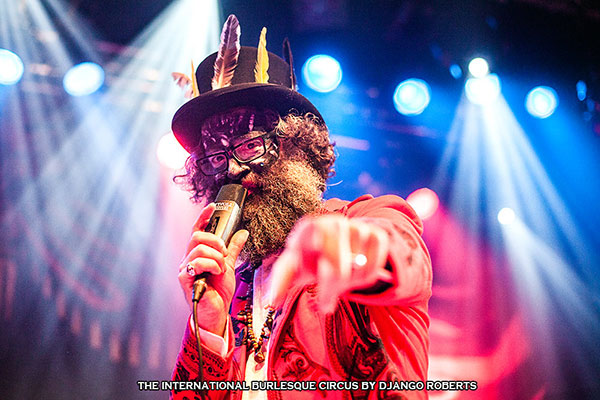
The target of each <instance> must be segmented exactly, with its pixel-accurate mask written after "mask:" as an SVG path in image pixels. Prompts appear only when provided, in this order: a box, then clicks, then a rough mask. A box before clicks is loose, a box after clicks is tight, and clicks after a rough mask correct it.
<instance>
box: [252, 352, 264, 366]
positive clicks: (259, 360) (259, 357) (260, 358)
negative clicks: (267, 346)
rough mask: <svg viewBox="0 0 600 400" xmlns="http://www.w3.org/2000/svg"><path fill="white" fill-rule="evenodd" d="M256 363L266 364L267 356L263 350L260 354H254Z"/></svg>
mask: <svg viewBox="0 0 600 400" xmlns="http://www.w3.org/2000/svg"><path fill="white" fill-rule="evenodd" d="M254 361H256V363H257V364H260V363H263V362H265V355H264V353H263V352H262V351H261V350H259V351H258V353H254Z"/></svg>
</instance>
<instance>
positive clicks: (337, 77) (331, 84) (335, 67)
mask: <svg viewBox="0 0 600 400" xmlns="http://www.w3.org/2000/svg"><path fill="white" fill-rule="evenodd" d="M302 77H303V78H304V83H306V85H308V87H310V88H311V89H313V90H316V91H317V92H322V93H327V92H331V91H332V90H334V89H335V88H337V87H338V86H339V84H340V82H341V81H342V67H341V66H340V63H339V62H337V60H336V59H335V58H333V57H330V56H328V55H324V54H319V55H316V56H312V57H311V58H309V59H308V60H306V62H305V63H304V65H303V66H302Z"/></svg>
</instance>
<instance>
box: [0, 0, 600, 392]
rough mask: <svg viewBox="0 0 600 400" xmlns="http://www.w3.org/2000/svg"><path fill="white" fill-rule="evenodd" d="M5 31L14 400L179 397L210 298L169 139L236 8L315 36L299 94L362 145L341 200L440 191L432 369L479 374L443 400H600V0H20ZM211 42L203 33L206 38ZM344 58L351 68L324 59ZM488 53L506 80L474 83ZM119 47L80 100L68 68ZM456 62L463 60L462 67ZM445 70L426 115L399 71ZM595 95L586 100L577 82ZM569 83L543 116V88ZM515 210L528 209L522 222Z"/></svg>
mask: <svg viewBox="0 0 600 400" xmlns="http://www.w3.org/2000/svg"><path fill="white" fill-rule="evenodd" d="M1 4H2V6H1V8H0V47H2V48H6V49H9V50H11V51H13V52H15V53H18V54H20V56H21V58H22V59H23V63H24V64H25V73H24V75H23V78H22V80H21V81H20V82H19V83H17V84H16V85H13V86H8V85H0V145H1V150H0V157H1V158H0V159H1V175H0V177H1V179H0V206H1V214H0V221H1V222H0V223H1V226H0V235H1V242H0V399H1V400H5V399H7V400H10V399H50V400H51V399H82V398H86V399H88V398H89V399H125V398H127V399H158V398H166V397H167V396H168V394H167V393H166V392H160V391H159V392H148V391H144V392H141V391H139V390H138V385H137V381H140V380H155V381H161V380H168V379H170V371H171V368H172V365H173V362H174V359H175V356H176V354H177V351H178V348H179V344H180V340H181V335H182V333H183V330H184V326H185V323H186V318H187V315H188V311H187V307H186V305H185V303H184V301H183V297H182V294H181V293H180V289H179V287H178V283H177V278H176V271H177V265H178V262H179V259H180V258H181V256H182V255H183V250H184V248H185V245H186V243H187V238H188V236H189V234H190V229H191V226H192V224H193V221H194V220H195V217H196V215H197V214H198V211H199V206H194V205H191V204H190V202H189V201H188V194H186V193H185V192H183V191H181V190H180V189H179V188H178V187H176V186H175V185H174V184H173V183H172V177H173V175H174V174H175V170H174V169H172V168H169V167H165V166H164V165H162V164H161V163H160V162H159V161H158V160H157V156H156V148H157V145H158V144H159V141H160V139H161V137H162V136H163V135H165V134H167V133H169V129H170V118H171V116H172V115H173V113H174V111H175V110H176V109H177V107H178V106H180V105H181V104H182V103H183V102H184V98H183V96H182V94H181V92H180V91H179V90H178V89H177V88H176V87H175V85H173V83H172V82H171V77H170V73H171V72H172V71H185V72H186V73H188V74H189V72H188V71H189V60H190V59H191V58H193V59H194V60H195V63H196V64H197V63H198V62H199V61H200V60H202V59H203V58H204V56H206V55H207V54H209V53H210V52H212V51H215V50H216V46H217V44H218V35H219V32H220V26H221V24H222V22H223V20H224V18H226V17H227V15H229V14H230V13H235V14H236V15H237V17H238V18H239V20H240V23H241V27H242V45H250V46H255V45H256V43H257V42H258V36H259V33H260V29H261V28H262V27H263V26H266V27H267V28H268V36H267V43H268V44H267V46H268V49H269V50H270V51H273V52H275V53H279V54H280V53H281V50H280V49H281V47H280V46H281V43H282V41H283V39H284V37H286V36H287V37H289V39H290V41H291V44H292V49H293V52H294V60H295V64H296V65H295V66H296V73H297V75H298V78H299V89H300V91H301V92H302V93H303V94H304V95H306V96H307V97H308V98H309V99H310V100H311V101H313V102H314V104H315V105H316V106H317V108H319V109H320V110H321V112H322V114H323V116H324V118H325V120H326V122H327V123H328V125H329V127H330V130H331V133H332V135H333V137H334V139H335V140H336V142H337V143H338V155H339V158H338V160H337V162H336V171H337V174H336V176H335V177H334V178H333V179H332V180H331V181H330V187H329V188H328V190H327V192H326V197H327V198H331V197H340V198H344V199H348V200H351V199H353V198H355V197H357V196H359V195H361V194H363V193H372V194H374V195H379V194H384V193H393V194H397V195H400V196H402V197H407V196H408V195H409V194H411V193H412V192H413V191H415V190H417V189H419V188H423V187H428V188H430V189H432V190H434V191H435V192H436V193H437V195H438V196H439V200H440V205H439V208H438V209H437V211H436V213H435V214H434V215H433V216H432V217H431V218H429V219H427V220H426V221H425V234H424V238H425V240H426V242H427V244H428V246H429V249H430V252H431V256H432V260H433V266H434V276H435V277H434V287H433V298H432V299H431V301H430V313H431V317H432V323H431V329H430V333H431V347H430V350H431V354H430V379H435V380H476V381H478V390H477V391H476V392H432V393H430V397H431V398H432V399H535V400H539V399H597V398H600V384H599V383H598V377H599V376H600V347H599V346H598V341H599V340H600V317H599V314H600V313H599V309H600V297H599V295H600V283H599V280H598V274H599V267H600V233H598V232H599V229H598V227H599V226H600V217H599V215H600V214H599V213H598V211H597V207H598V204H599V202H600V192H599V191H600V185H599V184H598V182H600V118H599V116H600V82H599V79H600V52H599V51H598V50H599V49H600V7H599V6H598V5H597V4H596V3H595V2H592V1H584V0H569V1H558V0H552V1H542V0H512V1H511V0H497V1H483V0H482V1H478V0H473V1H467V0H458V1H445V0H443V1H433V0H423V1H418V0H397V1H373V2H359V1H351V0H312V1H311V0H297V1H272V2H268V1H263V0H259V1H233V0H225V1H222V2H214V1H200V0H197V1H190V0H179V1H177V0H176V1H166V0H155V1H144V0H137V1H133V0H105V1H93V0H71V1H64V0H63V1H61V0H22V1H21V0H19V1H11V0H2V1H1ZM190 44H194V45H197V46H202V47H201V49H202V50H197V49H195V48H192V46H191V45H190ZM320 53H326V54H330V55H332V56H333V57H335V58H336V59H337V60H338V61H339V62H340V64H341V66H342V69H343V78H342V83H341V85H340V86H339V87H338V88H337V89H336V90H334V91H333V92H330V93H319V92H316V91H314V90H311V89H310V88H309V87H308V86H307V85H306V84H305V82H304V81H303V80H302V78H301V75H302V74H301V67H302V65H303V64H304V62H305V61H306V60H307V59H308V58H309V57H310V56H312V55H314V54H320ZM474 56H484V57H486V58H487V59H488V61H489V62H490V67H491V70H492V72H494V73H496V74H497V75H498V76H499V79H500V80H501V82H502V92H501V96H500V98H499V99H498V100H497V101H496V102H495V103H493V104H492V105H488V106H477V105H473V104H471V103H470V102H469V101H468V100H467V99H466V97H465V94H464V84H465V81H466V79H467V72H466V67H467V64H468V62H469V60H470V59H471V58H472V57H474ZM81 61H94V62H96V63H98V64H100V65H102V66H103V67H104V69H105V72H106V79H105V82H104V85H103V86H102V88H101V89H100V91H98V92H96V93H94V94H92V95H89V96H83V97H71V96H69V95H68V94H66V93H65V92H64V90H63V87H62V76H63V75H64V73H65V72H66V70H67V69H68V68H69V67H70V66H72V65H74V64H76V63H78V62H81ZM453 64H456V65H457V66H459V67H460V68H461V71H462V76H459V77H457V78H455V77H453V76H452V75H451V74H450V72H449V67H450V66H451V65H453ZM411 77H416V78H420V79H423V80H425V81H427V82H428V84H429V86H430V88H431V102H430V104H429V106H428V107H427V108H426V109H425V111H424V112H423V113H422V114H420V115H417V116H405V115H401V114H399V113H398V112H397V111H396V110H395V109H394V105H393V102H392V95H393V92H394V89H395V87H396V85H398V83H400V82H401V81H403V80H404V79H407V78H411ZM579 81H583V82H585V84H586V87H587V91H586V93H585V96H583V99H582V98H581V96H580V97H579V98H578V92H577V90H576V85H577V82H579ZM537 85H547V86H552V87H553V88H554V89H555V90H556V92H557V94H558V96H559V98H560V101H559V105H558V107H557V109H556V111H555V113H554V114H553V115H552V116H550V117H549V118H547V119H537V118H534V117H532V116H531V115H529V114H528V113H527V111H526V110H525V107H524V102H525V96H526V95H527V92H528V91H529V90H530V89H531V88H533V87H534V86H537ZM503 207H511V208H512V209H513V210H514V211H515V213H516V215H517V218H516V220H515V222H514V223H512V224H510V225H500V224H499V223H498V220H497V213H498V211H499V210H500V209H501V208H503Z"/></svg>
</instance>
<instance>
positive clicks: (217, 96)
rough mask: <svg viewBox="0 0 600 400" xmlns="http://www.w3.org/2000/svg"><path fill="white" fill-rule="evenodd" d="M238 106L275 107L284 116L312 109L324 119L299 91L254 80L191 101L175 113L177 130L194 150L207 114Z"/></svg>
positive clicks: (272, 108)
mask: <svg viewBox="0 0 600 400" xmlns="http://www.w3.org/2000/svg"><path fill="white" fill-rule="evenodd" d="M237 107H254V108H258V109H268V110H273V111H276V112H277V113H279V115H281V116H285V115H288V114H290V113H292V112H298V114H299V115H303V114H305V113H309V112H310V113H312V114H314V115H315V116H317V117H318V118H319V119H320V120H321V121H323V117H322V116H321V114H320V113H319V111H318V110H317V108H316V107H315V106H314V105H313V104H312V103H311V102H310V101H309V100H308V99H307V98H306V97H304V96H302V95H301V94H300V93H298V92H297V91H295V90H292V89H290V88H287V87H285V86H282V85H275V84H270V83H255V82H253V83H242V84H237V85H233V86H228V87H225V88H221V89H216V90H211V91H209V92H206V93H203V94H201V95H199V96H197V97H195V98H193V99H192V100H190V101H188V102H187V103H185V104H184V105H182V106H181V107H180V108H179V110H177V112H176V113H175V115H174V116H173V122H172V124H171V127H172V129H173V134H174V135H175V138H177V140H178V141H179V143H180V144H181V145H182V146H183V148H184V149H186V150H187V151H188V152H191V151H192V149H194V148H195V147H196V146H197V145H198V143H199V141H200V137H201V128H202V123H203V122H204V120H205V119H206V118H208V117H211V116H213V115H215V114H221V113H224V112H227V110H231V109H234V108H237Z"/></svg>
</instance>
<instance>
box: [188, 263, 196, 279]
mask: <svg viewBox="0 0 600 400" xmlns="http://www.w3.org/2000/svg"><path fill="white" fill-rule="evenodd" d="M185 272H187V274H188V275H189V276H196V271H194V267H193V266H192V264H190V263H187V265H186V267H185Z"/></svg>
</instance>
